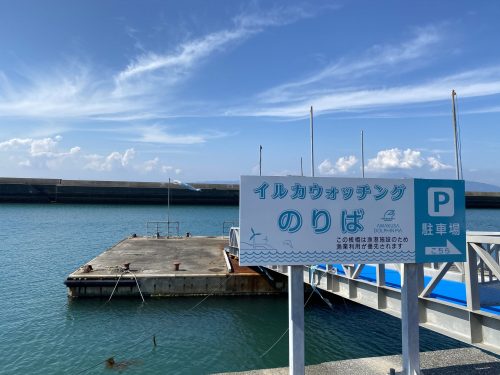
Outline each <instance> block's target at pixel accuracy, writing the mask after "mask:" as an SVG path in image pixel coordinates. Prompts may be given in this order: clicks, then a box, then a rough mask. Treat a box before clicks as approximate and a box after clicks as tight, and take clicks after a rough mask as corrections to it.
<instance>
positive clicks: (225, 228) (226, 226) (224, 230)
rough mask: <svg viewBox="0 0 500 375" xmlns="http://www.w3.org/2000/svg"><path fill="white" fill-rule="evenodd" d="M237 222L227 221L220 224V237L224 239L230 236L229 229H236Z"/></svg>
mask: <svg viewBox="0 0 500 375" xmlns="http://www.w3.org/2000/svg"><path fill="white" fill-rule="evenodd" d="M237 224H238V223H237V222H234V221H232V220H227V221H224V222H223V223H222V237H224V238H226V237H229V236H230V235H231V228H235V227H237Z"/></svg>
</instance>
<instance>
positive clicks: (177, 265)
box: [174, 262, 181, 271]
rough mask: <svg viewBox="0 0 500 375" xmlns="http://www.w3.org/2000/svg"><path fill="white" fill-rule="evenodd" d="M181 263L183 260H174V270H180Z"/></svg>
mask: <svg viewBox="0 0 500 375" xmlns="http://www.w3.org/2000/svg"><path fill="white" fill-rule="evenodd" d="M180 265H181V262H174V270H175V271H179V266H180Z"/></svg>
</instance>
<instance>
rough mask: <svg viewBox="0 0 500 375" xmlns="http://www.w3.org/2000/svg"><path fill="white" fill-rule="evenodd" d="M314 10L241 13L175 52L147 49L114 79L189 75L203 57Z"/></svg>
mask: <svg viewBox="0 0 500 375" xmlns="http://www.w3.org/2000/svg"><path fill="white" fill-rule="evenodd" d="M312 14H313V13H311V12H308V11H306V10H305V9H303V8H300V7H280V8H275V9H272V10H268V11H266V13H262V12H258V13H255V14H242V15H239V16H237V17H235V18H234V19H233V22H234V26H233V27H232V28H228V29H223V30H219V31H215V32H212V33H210V34H207V35H204V36H202V37H199V38H196V39H193V40H189V41H186V42H184V43H183V44H181V45H180V46H178V47H177V48H176V49H175V51H173V52H170V53H165V54H158V53H155V52H147V53H144V54H141V55H140V56H138V57H136V58H135V59H134V61H132V62H130V63H129V64H128V66H127V67H126V68H125V69H124V70H122V71H121V72H119V73H118V74H117V75H116V77H115V80H116V82H117V85H118V86H120V84H121V83H123V82H125V81H128V80H131V79H135V78H139V77H141V79H142V77H143V76H144V75H148V74H154V73H158V72H160V74H159V75H157V76H156V78H159V77H161V78H162V79H163V80H166V81H167V82H169V83H173V82H175V81H177V80H178V79H179V78H181V77H183V76H184V75H186V74H187V72H188V71H189V70H190V69H192V68H193V67H194V66H195V65H196V64H197V63H199V62H200V61H201V60H203V59H205V58H207V57H208V56H210V55H212V54H213V53H215V52H218V51H221V50H223V49H224V48H226V47H228V46H230V45H231V44H233V43H237V42H239V41H242V40H244V39H246V38H248V37H250V36H252V35H254V34H257V33H259V32H261V31H263V30H264V28H266V27H269V26H280V25H286V24H288V23H291V22H295V21H297V20H298V19H300V18H306V17H310V16H311V15H312Z"/></svg>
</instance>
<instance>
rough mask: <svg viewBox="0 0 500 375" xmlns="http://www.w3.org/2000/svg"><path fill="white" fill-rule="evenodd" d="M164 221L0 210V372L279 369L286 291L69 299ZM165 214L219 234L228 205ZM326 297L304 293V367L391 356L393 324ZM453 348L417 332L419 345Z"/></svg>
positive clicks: (157, 212)
mask: <svg viewBox="0 0 500 375" xmlns="http://www.w3.org/2000/svg"><path fill="white" fill-rule="evenodd" d="M166 216H167V212H166V207H165V206H133V205H59V204H51V205H34V204H33V205H30V204H26V205H23V204H4V205H0V255H1V265H0V270H1V274H0V275H1V283H0V296H1V303H0V337H1V339H0V353H2V355H1V356H0V374H80V373H81V374H107V373H110V369H108V368H106V364H105V363H104V361H105V360H106V359H107V358H109V357H114V360H115V361H116V366H115V368H118V369H119V370H120V371H121V373H124V374H207V373H214V372H224V371H239V370H249V369H256V368H269V367H279V366H286V365H287V362H288V337H287V335H286V334H285V335H283V334H284V332H285V330H286V328H287V326H288V315H287V314H288V312H287V298H286V296H280V297H276V296H272V297H265V296H260V297H230V298H222V297H209V298H206V299H204V298H170V299H151V300H147V303H146V304H142V303H141V301H140V300H139V299H137V300H119V299H116V300H112V301H111V302H109V303H105V301H102V300H69V299H68V298H67V295H66V288H65V286H64V285H63V281H64V279H65V277H66V276H67V275H68V274H69V273H70V272H72V271H73V270H75V269H76V268H78V267H79V266H80V265H82V264H83V263H85V262H86V261H88V260H90V259H92V258H93V257H95V256H97V255H98V254H100V253H101V252H102V251H103V250H105V249H106V248H108V247H110V246H112V245H113V244H115V243H116V242H118V241H119V240H121V239H122V238H124V237H125V236H128V235H130V234H132V233H137V234H139V235H143V234H144V233H145V229H146V222H147V221H154V220H158V221H162V220H166ZM170 218H171V220H175V221H179V222H180V231H181V233H185V232H191V233H192V234H193V235H221V234H222V230H223V222H224V221H234V222H237V220H238V208H237V207H206V206H205V207H195V206H173V207H171V211H170ZM467 227H468V229H470V230H487V231H500V210H468V211H467ZM306 298H307V296H306ZM200 302H201V303H200ZM332 302H333V310H331V309H330V308H329V307H328V306H326V305H325V304H324V302H322V301H321V300H316V299H314V298H313V299H311V300H310V302H309V303H308V305H307V306H306V307H305V325H306V333H305V335H306V364H316V363H320V362H325V361H334V360H341V359H349V358H359V357H367V356H380V355H391V354H398V353H400V352H401V334H400V326H401V324H400V321H399V320H398V319H396V318H393V317H390V316H388V315H386V314H383V313H380V312H376V311H374V310H371V309H369V308H366V307H363V306H360V305H357V304H354V303H350V302H347V301H343V300H342V299H334V300H332ZM153 336H155V340H156V346H154V345H153ZM280 336H283V337H282V339H281V340H280V341H277V339H278V338H280ZM273 344H276V345H274V346H273ZM463 345H464V344H461V343H459V342H457V341H455V340H452V339H449V338H446V337H444V336H441V335H438V334H436V333H433V332H430V331H426V330H422V331H421V350H435V349H447V348H455V347H461V346H463ZM269 349H270V350H269Z"/></svg>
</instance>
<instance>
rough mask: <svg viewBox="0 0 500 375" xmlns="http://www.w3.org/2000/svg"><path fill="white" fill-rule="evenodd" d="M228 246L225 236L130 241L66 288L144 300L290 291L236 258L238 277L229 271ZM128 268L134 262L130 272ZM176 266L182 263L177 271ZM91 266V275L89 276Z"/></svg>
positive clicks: (79, 274) (76, 292)
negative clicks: (126, 267) (140, 293)
mask: <svg viewBox="0 0 500 375" xmlns="http://www.w3.org/2000/svg"><path fill="white" fill-rule="evenodd" d="M226 244H227V239H226V238H222V237H189V238H185V237H184V238H168V239H167V238H159V239H155V238H145V237H136V238H127V239H125V240H123V241H121V242H119V243H118V244H116V245H115V246H113V247H111V248H110V249H108V250H106V251H105V252H103V253H102V254H101V255H99V256H97V257H96V258H94V259H92V260H91V261H89V262H87V263H85V264H84V265H83V266H82V267H80V268H79V269H78V270H76V271H75V272H73V273H71V274H70V275H69V276H68V278H67V279H66V281H65V284H66V285H67V286H68V294H69V296H70V297H109V296H110V295H111V294H112V293H113V296H119V297H136V296H138V295H139V288H140V291H141V292H142V294H143V295H145V296H154V297H163V296H182V295H184V296H194V295H208V294H215V295H228V294H229V295H251V294H272V293H281V292H283V291H285V290H286V282H278V281H273V280H268V279H266V278H265V277H263V276H262V275H261V274H259V273H258V272H256V271H255V270H253V269H252V268H249V267H239V265H238V264H237V261H235V260H233V259H230V262H231V263H232V265H233V267H232V269H233V271H234V272H229V270H228V268H227V264H226V260H225V258H224V246H225V245H226ZM126 263H130V266H129V271H127V270H126V269H125V264H126ZM175 263H179V269H178V270H177V271H176V270H175ZM88 265H90V266H92V270H91V271H90V272H85V266H88ZM136 279H137V282H136ZM137 284H139V288H138V287H137ZM115 285H116V286H117V288H116V290H115V291H114V292H113V289H114V287H115Z"/></svg>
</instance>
